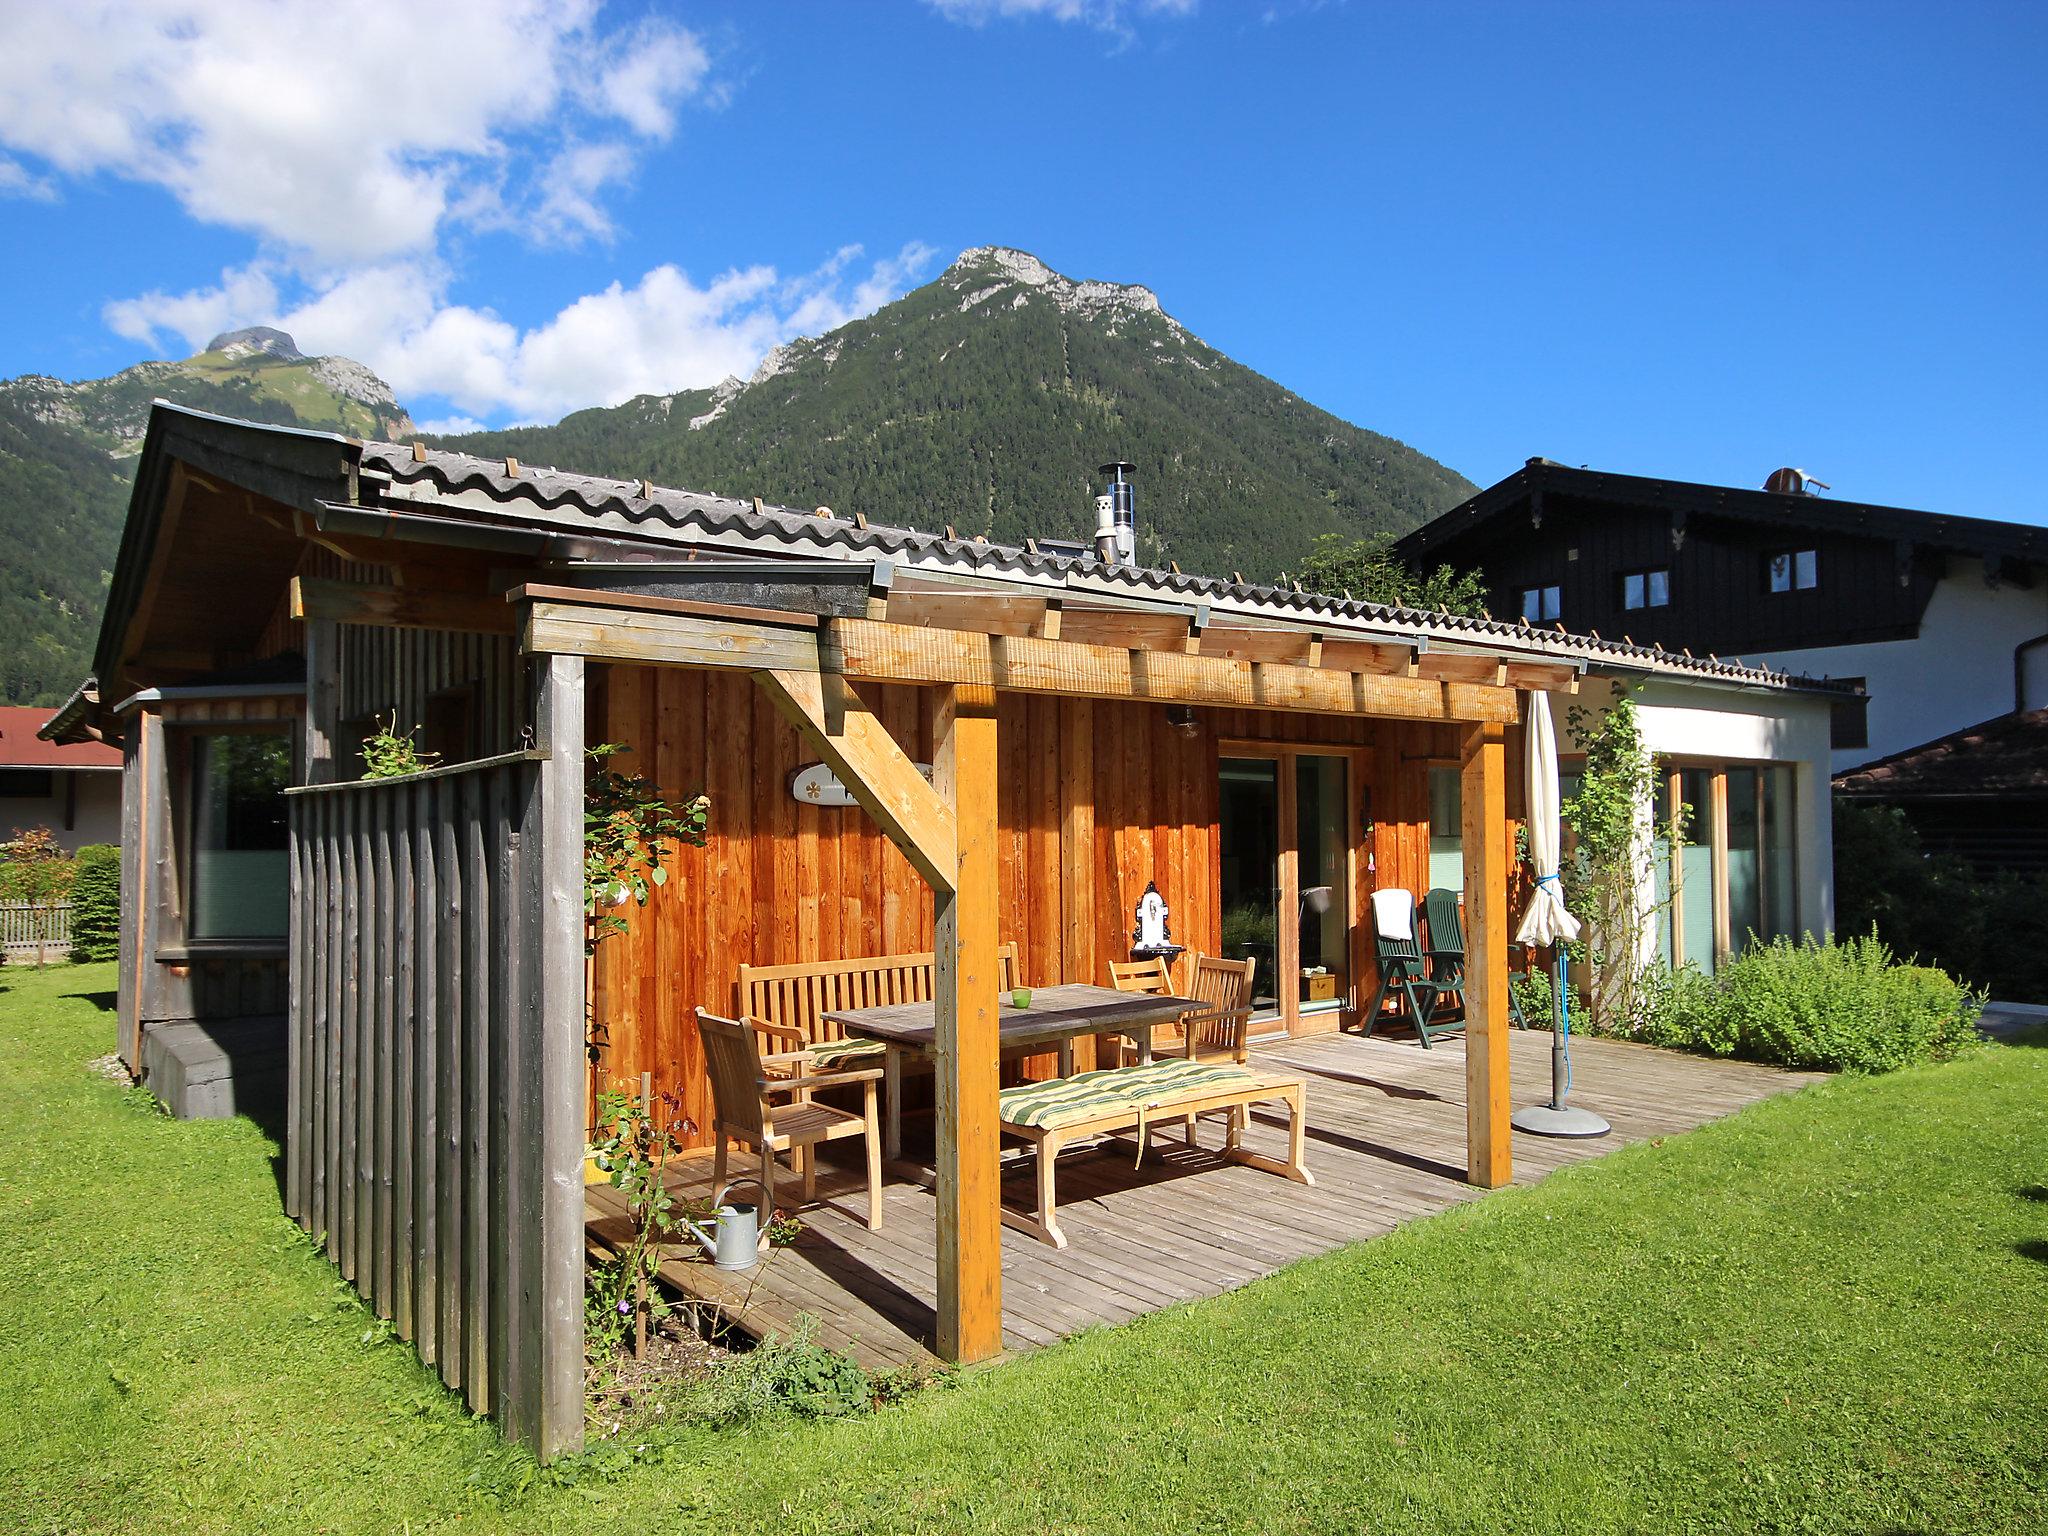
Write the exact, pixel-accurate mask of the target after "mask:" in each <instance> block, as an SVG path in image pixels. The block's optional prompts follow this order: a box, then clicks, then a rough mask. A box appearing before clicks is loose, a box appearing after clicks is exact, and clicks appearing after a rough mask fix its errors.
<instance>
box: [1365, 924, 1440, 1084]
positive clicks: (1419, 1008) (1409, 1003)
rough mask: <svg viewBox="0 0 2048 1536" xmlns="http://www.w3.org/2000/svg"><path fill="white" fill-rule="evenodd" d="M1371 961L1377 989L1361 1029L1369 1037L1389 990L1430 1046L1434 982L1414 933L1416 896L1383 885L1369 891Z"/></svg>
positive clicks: (1376, 1023) (1424, 1046)
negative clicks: (1396, 997) (1377, 984)
mask: <svg viewBox="0 0 2048 1536" xmlns="http://www.w3.org/2000/svg"><path fill="white" fill-rule="evenodd" d="M1372 950H1373V960H1374V962H1375V963H1376V964H1377V966H1378V968H1379V973H1380V985H1379V990H1378V991H1376V992H1374V993H1373V997H1372V1006H1371V1007H1370V1008H1368V1009H1366V1010H1365V1017H1364V1019H1362V1020H1361V1021H1360V1029H1361V1032H1362V1033H1364V1034H1365V1035H1367V1036H1370V1035H1371V1034H1372V1032H1373V1030H1374V1029H1375V1028H1377V1027H1378V1026H1379V1023H1380V1008H1381V1006H1382V1005H1383V1004H1384V1003H1385V1002H1386V1000H1387V997H1388V995H1389V994H1390V993H1392V994H1398V997H1399V999H1400V1000H1401V1001H1402V1002H1404V1003H1405V1004H1406V1007H1405V1012H1406V1014H1407V1018H1408V1022H1409V1023H1411V1024H1413V1025H1414V1026H1415V1032H1416V1033H1417V1034H1418V1035H1420V1036H1421V1037H1422V1045H1423V1049H1425V1050H1427V1049H1429V1016H1430V1014H1431V1013H1432V1012H1433V1011H1434V1010H1435V1007H1436V995H1437V984H1436V982H1435V981H1434V980H1432V979H1431V977H1430V974H1429V961H1428V960H1427V958H1425V956H1424V955H1423V953H1422V945H1421V943H1420V942H1419V941H1418V939H1417V938H1416V933H1415V896H1414V894H1413V893H1412V892H1410V891H1405V890H1403V889H1401V887H1399V886H1394V885H1389V886H1382V887H1381V888H1380V889H1379V890H1376V891H1374V892H1373V893H1372Z"/></svg>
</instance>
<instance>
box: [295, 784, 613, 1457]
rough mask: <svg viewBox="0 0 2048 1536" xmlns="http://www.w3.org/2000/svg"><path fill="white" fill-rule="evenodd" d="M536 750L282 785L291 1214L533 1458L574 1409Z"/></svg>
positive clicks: (563, 1153) (576, 1208)
mask: <svg viewBox="0 0 2048 1536" xmlns="http://www.w3.org/2000/svg"><path fill="white" fill-rule="evenodd" d="M580 758H581V751H580V743H579V744H578V746H577V748H576V750H575V756H574V759H572V762H571V767H570V773H571V774H572V775H573V777H572V778H570V779H568V780H566V781H565V782H568V783H570V784H572V785H573V784H576V783H579V782H580V778H581V767H580ZM550 767H551V765H550V764H548V763H546V762H543V761H541V760H537V759H536V758H535V757H534V756H532V755H531V754H528V755H521V756H517V757H512V758H509V759H499V760H496V761H484V762H480V763H476V764H472V765H469V766H466V767H462V768H458V769H451V770H444V771H442V772H438V773H434V774H428V775H420V776H415V777H412V778H409V779H399V780H388V781H381V782H370V783H352V784H339V785H328V786H318V787H312V788H308V789H303V790H298V791H294V792H293V793H292V794H291V795H290V797H289V799H290V806H291V891H292V927H291V975H292V990H291V1012H290V1029H291V1054H290V1063H291V1072H290V1080H289V1085H288V1090H287V1095H288V1105H287V1108H288V1114H289V1120H290V1156H289V1158H288V1161H287V1169H286V1174H287V1185H288V1188H287V1195H288V1200H289V1207H290V1211H291V1214H292V1215H293V1216H294V1217H295V1218H296V1219H297V1220H298V1222H299V1224H300V1225H301V1226H302V1227H303V1228H305V1230H306V1231H308V1232H310V1233H314V1234H316V1235H319V1236H320V1237H321V1238H322V1239H323V1241H324V1243H325V1245H326V1251H327V1253H328V1255H329V1256H330V1257H331V1258H332V1259H333V1260H334V1261H335V1263H336V1265H337V1266H339V1268H340V1270H341V1272H342V1274H343V1275H344V1276H346V1277H347V1278H348V1279H349V1280H351V1281H352V1282H353V1283H354V1284H355V1286H356V1288H357V1289H358V1290H359V1291H360V1292H361V1293H362V1294H363V1296H364V1298H365V1299H366V1300H367V1301H368V1302H369V1303H370V1305H371V1306H372V1307H374V1308H375V1309H376V1312H377V1314H378V1316H380V1317H384V1318H388V1319H390V1320H391V1322H392V1323H393V1325H394V1326H395V1327H396V1328H397V1330H398V1332H399V1334H400V1335H401V1336H402V1337H404V1338H406V1339H408V1340H410V1341H412V1343H413V1344H415V1345H416V1346H417V1348H418V1350H419V1352H420V1355H421V1357H422V1358H423V1359H424V1360H425V1361H427V1363H428V1364H430V1365H432V1366H434V1367H435V1368H436V1369H437V1370H439V1372H440V1374H441V1379H442V1380H443V1381H444V1382H446V1383H447V1384H448V1385H449V1386H450V1387H451V1388H454V1389H455V1390H457V1391H459V1392H461V1393H462V1394H463V1396H464V1398H465V1399H466V1400H467V1401H468V1403H469V1405H470V1406H471V1407H472V1408H474V1409H476V1410H478V1411H480V1412H488V1413H491V1414H493V1415H495V1416H497V1417H498V1419H499V1420H500V1422H501V1424H502V1425H503V1427H504V1429H505V1431H506V1433H507V1434H509V1435H511V1436H513V1437H514V1438H517V1439H520V1440H523V1441H525V1442H527V1443H528V1444H530V1445H533V1446H534V1447H535V1448H536V1449H538V1450H540V1451H541V1452H542V1453H543V1454H549V1453H551V1452H552V1451H554V1450H559V1449H564V1448H567V1447H568V1446H569V1445H570V1444H572V1443H575V1442H577V1441H579V1440H580V1435H581V1425H582V1380H581V1358H582V1338H581V1331H580V1328H581V1318H582V1307H583V1302H582V1264H581V1261H582V1188H581V1183H580V1178H579V1177H578V1174H579V1172H580V1162H581V1158H580V1153H581V1145H580V1127H579V1126H578V1125H577V1124H576V1115H577V1111H578V1109H579V1108H580V1097H579V1096H578V1094H577V1091H576V1090H577V1087H578V1079H579V1077H580V1073H579V1072H578V1070H577V1069H576V1067H575V1065H574V1061H575V1060H580V1056H581V1049H580V1046H581V1042H580V1040H579V1039H577V1038H576V1034H577V1031H576V1023H575V1018H576V1015H577V1014H580V1011H581V1009H580V1001H578V1002H577V1003H576V1005H575V1012H574V1013H572V1014H570V1015H569V1016H568V1017H567V1018H562V1017H560V1016H559V1015H560V1014H561V1012H562V998H561V996H560V994H559V992H557V993H554V994H551V993H550V992H549V991H548V983H547V977H546V975H545V970H546V967H547V964H548V959H547V957H548V956H549V954H551V953H552V950H551V949H550V938H549V934H548V924H549V923H550V922H553V923H555V924H557V925H559V926H563V927H564V928H565V931H567V932H568V933H570V934H571V935H572V936H573V935H574V934H577V933H580V927H581V922H580V911H570V912H568V913H566V914H564V913H562V912H559V911H554V910H552V908H551V907H550V904H549V903H550V890H549V882H550V880H551V879H553V878H554V876H552V875H551V874H550V872H549V871H550V868H552V867H553V866H551V865H550V862H549V860H548V859H547V858H546V857H545V856H544V849H545V847H546V846H547V840H546V838H545V836H544V831H543V818H544V816H545V815H546V809H545V808H546V806H547V803H548V797H547V796H546V795H545V794H543V791H542V782H543V776H544V774H546V773H547V772H548V771H549V769H550ZM572 809H574V807H573V803H572ZM577 814H578V815H579V817H580V811H579V812H577ZM555 830H556V831H558V832H559V830H560V829H559V828H556V829H555ZM579 830H580V824H579V825H578V826H577V827H574V828H572V829H571V833H570V836H571V838H572V839H573V837H574V836H575V834H576V832H577V831H579ZM570 855H571V859H572V860H573V861H574V862H573V863H572V864H571V865H570V866H569V867H570V868H571V869H572V870H576V869H579V868H580V856H579V855H577V854H576V852H575V850H574V847H573V843H572V844H571V848H570ZM572 894H575V895H576V897H577V899H578V901H579V902H580V884H579V885H576V886H575V887H574V892H573V893H572ZM556 895H557V896H559V893H556ZM555 905H557V906H558V905H559V901H558V900H557V901H556V903H555ZM555 937H556V939H559V935H557V936H555ZM570 942H571V943H572V944H573V943H574V939H573V937H572V938H571V940H570ZM554 947H555V948H559V947H560V945H559V943H556V944H555V946H554ZM571 961H572V969H574V970H575V971H576V973H577V975H578V978H579V981H578V988H577V992H576V997H577V999H580V996H581V993H580V966H581V956H580V953H576V954H572V955H571ZM551 999H552V1000H551ZM551 1019H553V1020H554V1023H553V1024H552V1025H551V1024H550V1022H549V1021H550V1020H551ZM550 1029H553V1031H554V1032H555V1033H558V1034H561V1035H563V1036H564V1038H563V1039H561V1040H552V1039H551V1038H550V1034H549V1031H550ZM563 1052H567V1053H568V1054H569V1056H570V1057H571V1058H573V1060H572V1064H571V1066H570V1070H569V1071H568V1073H567V1074H566V1075H563V1074H562V1073H561V1072H560V1071H559V1070H557V1069H555V1068H551V1066H550V1062H558V1061H559V1059H560V1055H561V1053H563ZM551 1070H554V1071H555V1077H556V1079H557V1080H558V1081H557V1086H566V1089H567V1094H566V1099H567V1119H568V1135H567V1136H566V1137H564V1135H563V1134H562V1129H561V1126H560V1125H559V1124H555V1123H553V1122H551V1121H550V1119H549V1116H550V1104H549V1101H548V1098H547V1094H548V1092H549V1086H548V1084H549V1079H548V1075H547V1074H548V1073H549V1071H551ZM556 1108H557V1109H559V1106H557V1107H556ZM555 1118H556V1120H560V1119H561V1118H563V1117H562V1116H561V1115H560V1114H556V1116H555ZM557 1163H560V1164H562V1166H559V1167H558V1166H556V1164H557ZM556 1249H561V1250H563V1251H564V1252H566V1253H567V1255H568V1262H567V1264H566V1266H565V1265H564V1264H563V1263H562V1255H561V1254H560V1253H557V1252H555V1251H554V1250H556ZM558 1293H559V1294H558ZM565 1326H566V1327H567V1328H568V1329H569V1331H571V1332H573V1333H574V1334H575V1337H574V1339H573V1340H565V1339H559V1338H555V1337H553V1335H554V1334H556V1333H559V1332H560V1331H561V1330H562V1329H563V1328H564V1327H565ZM565 1357H567V1358H570V1365H569V1367H568V1368H567V1369H563V1368H562V1365H561V1360H562V1358H565Z"/></svg>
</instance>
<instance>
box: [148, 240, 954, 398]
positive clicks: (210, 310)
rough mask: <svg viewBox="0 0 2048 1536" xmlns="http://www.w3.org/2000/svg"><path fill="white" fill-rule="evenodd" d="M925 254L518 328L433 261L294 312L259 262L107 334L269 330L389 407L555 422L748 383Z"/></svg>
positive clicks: (376, 271)
mask: <svg viewBox="0 0 2048 1536" xmlns="http://www.w3.org/2000/svg"><path fill="white" fill-rule="evenodd" d="M935 254H936V253H935V252H934V251H933V250H932V248H931V247H930V246H928V245H925V244H923V243H922V242H912V243H911V244H909V245H906V246H905V247H904V248H903V249H902V250H900V251H898V252H897V253H896V254H895V255H893V256H889V257H885V258H883V259H882V260H879V261H876V262H874V263H872V264H871V265H869V266H868V267H867V269H866V270H865V271H864V272H862V271H858V270H857V269H856V266H855V264H856V262H857V261H858V259H859V257H860V255H861V248H860V247H859V246H857V245H854V246H843V247H841V248H840V249H839V250H838V251H835V252H834V253H833V255H832V257H831V258H830V259H829V260H827V261H826V262H824V263H823V264H822V265H820V266H819V267H817V268H816V269H814V270H813V271H811V272H808V273H805V274H804V275H802V276H800V277H796V278H791V279H784V278H783V277H781V276H780V275H779V274H778V273H777V272H776V270H775V269H774V268H773V267H769V266H752V267H744V268H735V269H733V270H731V271H729V272H725V273H723V274H721V275H720V276H718V277H716V278H713V279H712V280H710V281H709V282H707V283H704V284H702V285H699V284H698V283H696V282H694V281H692V280H691V278H690V277H689V275H688V274H687V273H685V272H683V271H682V270H681V269H680V268H678V267H675V266H673V265H663V266H659V267H656V268H654V269H653V270H652V271H650V272H648V273H646V274H645V275H644V276H642V277H641V279H640V281H639V282H637V283H635V284H633V285H632V286H631V287H628V286H627V285H625V284H624V283H619V282H614V283H612V284H610V285H609V286H608V287H606V288H604V289H603V290H601V291H600V292H597V293H592V294H585V295H584V296H583V297H581V298H579V299H577V300H576V301H575V302H574V303H571V304H569V305H566V306H565V307H564V308H562V309H561V310H560V311H559V312H558V313H557V314H555V315H554V316H553V317H552V318H550V319H549V320H547V321H546V322H544V323H543V324H540V325H537V326H534V327H532V328H530V329H526V330H521V329H520V328H519V327H518V326H516V325H514V324H512V323H511V322H509V321H507V320H505V319H504V318H502V317H501V316H499V315H497V314H496V313H494V312H493V311H491V310H489V309H482V308H475V307H472V306H470V305H467V304H458V303H450V302H449V301H448V297H447V295H448V290H449V288H450V286H451V277H450V274H449V273H448V271H447V270H446V269H445V268H443V267H441V266H439V265H438V264H435V263H432V262H423V261H403V260H401V261H395V262H383V263H379V264H376V265H372V266H365V267H361V268H358V269H356V270H354V271H351V272H349V273H347V274H345V275H343V276H340V277H337V278H334V279H331V280H328V281H326V282H324V283H323V284H321V285H319V286H318V287H317V288H315V289H313V290H312V291H309V292H306V293H304V294H303V295H302V296H300V297H299V298H298V299H297V300H296V301H293V302H288V301H283V300H281V299H280V297H279V287H278V283H279V281H280V280H283V279H282V274H279V273H276V272H274V271H272V270H269V269H265V268H263V267H261V266H260V265H257V266H251V267H245V268H238V269H233V270H230V271H228V272H225V273H223V274H222V275H221V282H220V283H219V284H218V285H216V286H214V287H211V288H205V289H198V290H194V291H193V292H190V293H184V294H163V293H153V294H147V295H145V296H143V297H142V298H139V299H129V300H124V301H122V302H121V303H119V304H115V305H110V306H109V307H108V310H107V321H108V323H109V324H110V325H112V326H113V327H114V328H115V329H116V330H117V331H119V332H120V333H121V334H122V335H124V336H130V337H132V338H134V339H136V340H139V341H146V342H153V341H155V340H156V339H157V335H158V333H159V332H164V333H171V334H175V335H177V336H179V337H181V338H182V339H183V340H184V341H185V343H186V345H187V346H188V348H193V349H196V348H198V347H200V346H202V345H204V344H205V342H206V341H207V340H208V339H209V338H210V337H212V336H213V335H215V334H216V333H218V332H220V331H223V330H229V329H234V328H236V327H239V326H244V325H275V326H277V327H279V328H280V329H282V330H285V331H289V332H290V333H291V335H292V337H293V339H294V340H295V341H297V342H298V344H299V346H300V348H301V349H302V350H304V351H305V352H308V353H311V354H315V355H318V354H321V353H328V352H339V353H344V354H346V355H347V356H350V357H353V358H356V359H357V360H358V361H360V362H363V363H367V364H368V365H369V366H370V368H372V369H373V370H374V371H375V372H376V373H377V374H378V375H379V376H380V377H382V378H383V379H384V380H385V381H386V382H387V383H389V384H390V385H391V387H392V388H393V389H394V390H395V391H397V394H398V397H399V399H400V400H404V401H413V400H438V401H446V402H448V403H449V404H450V405H451V406H452V407H453V408H454V409H453V412H451V415H459V416H460V417H462V418H466V419H468V420H470V421H472V422H477V421H481V420H485V419H493V418H495V419H500V420H502V419H505V418H507V417H510V418H512V419H516V420H520V421H552V420H554V419H556V418H557V417H559V416H561V415H563V414H564V413H565V412H568V411H572V410H578V409H581V408H582V407H585V406H592V405H616V404H618V403H619V402H620V401H623V400H629V399H631V398H632V397H633V396H635V395H641V394H670V393H673V392H675V391H677V390H682V389H695V388H701V387H703V386H705V385H709V384H715V383H717V382H718V381H719V380H720V379H722V378H724V377H725V376H726V375H728V374H738V375H740V376H741V377H745V376H747V375H748V374H751V373H752V372H753V370H754V368H755V366H756V365H757V364H758V363H759V362H760V361H761V359H762V358H763V357H764V356H766V355H767V353H768V351H769V349H770V348H772V347H775V346H778V345H780V344H781V343H782V342H785V341H788V340H790V339H791V338H792V337H795V336H800V335H815V334H817V333H818V332H820V331H825V330H830V329H833V328H834V327H836V326H840V325H843V324H845V323H846V322H847V321H848V320H851V319H854V318H856V317H857V316H859V315H863V314H866V313H869V312H870V311H872V310H874V309H876V308H878V307H879V306H880V305H882V304H885V303H887V302H889V301H890V300H891V299H893V298H895V297H897V296H898V295H899V294H901V293H902V292H903V291H904V289H905V288H907V287H908V286H910V285H911V284H912V283H914V282H916V281H917V280H918V278H919V277H920V276H922V275H923V273H924V272H925V270H926V269H927V268H928V267H929V266H930V264H931V262H932V259H933V257H934V255H935ZM447 430H469V429H468V428H454V427H451V428H448V429H447Z"/></svg>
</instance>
